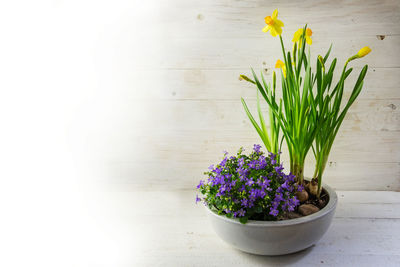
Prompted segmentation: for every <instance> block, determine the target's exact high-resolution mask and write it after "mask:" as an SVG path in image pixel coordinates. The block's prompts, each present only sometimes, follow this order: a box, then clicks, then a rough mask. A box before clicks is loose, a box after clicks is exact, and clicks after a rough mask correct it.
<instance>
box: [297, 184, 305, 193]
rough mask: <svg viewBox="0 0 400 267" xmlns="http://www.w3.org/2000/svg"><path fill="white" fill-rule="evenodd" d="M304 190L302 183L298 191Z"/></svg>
mask: <svg viewBox="0 0 400 267" xmlns="http://www.w3.org/2000/svg"><path fill="white" fill-rule="evenodd" d="M303 190H304V186H303V185H302V184H300V185H298V186H297V191H299V192H301V191H303Z"/></svg>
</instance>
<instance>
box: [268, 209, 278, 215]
mask: <svg viewBox="0 0 400 267" xmlns="http://www.w3.org/2000/svg"><path fill="white" fill-rule="evenodd" d="M278 213H279V212H278V210H277V209H271V211H270V212H269V214H271V215H272V216H274V217H276V216H278Z"/></svg>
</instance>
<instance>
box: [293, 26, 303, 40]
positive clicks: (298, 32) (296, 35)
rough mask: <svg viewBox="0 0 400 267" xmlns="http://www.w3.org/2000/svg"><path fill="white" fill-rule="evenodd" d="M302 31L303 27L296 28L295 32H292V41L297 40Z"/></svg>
mask: <svg viewBox="0 0 400 267" xmlns="http://www.w3.org/2000/svg"><path fill="white" fill-rule="evenodd" d="M302 33H303V29H302V28H300V29H298V30H297V31H296V32H295V33H294V35H293V40H292V41H293V42H298V41H299V40H300V37H301V35H302Z"/></svg>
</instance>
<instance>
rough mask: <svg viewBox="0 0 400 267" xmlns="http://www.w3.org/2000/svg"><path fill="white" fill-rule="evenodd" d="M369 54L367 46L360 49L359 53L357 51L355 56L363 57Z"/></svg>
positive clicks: (369, 49) (369, 50)
mask: <svg viewBox="0 0 400 267" xmlns="http://www.w3.org/2000/svg"><path fill="white" fill-rule="evenodd" d="M369 52H371V48H369V47H368V46H365V47H363V48H361V49H360V51H358V53H357V56H358V57H365V56H366V55H368V54H369Z"/></svg>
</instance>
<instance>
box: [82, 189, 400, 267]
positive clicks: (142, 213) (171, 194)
mask: <svg viewBox="0 0 400 267" xmlns="http://www.w3.org/2000/svg"><path fill="white" fill-rule="evenodd" d="M341 194H345V195H346V197H345V198H344V199H343V198H341V199H340V200H339V206H338V212H337V215H339V216H335V219H334V220H333V222H332V225H331V227H330V229H329V230H328V232H327V233H326V234H325V235H324V237H323V238H322V239H321V240H320V241H319V242H318V243H317V244H316V245H315V246H313V247H311V248H310V249H307V250H305V251H302V252H300V253H296V254H292V255H288V256H280V257H262V256H254V255H250V254H247V253H243V252H240V251H238V250H236V249H233V248H231V247H230V246H229V245H227V244H225V243H224V242H223V241H222V240H220V239H219V238H218V237H217V236H216V234H215V233H214V232H213V229H212V228H211V225H210V224H209V222H208V218H207V216H206V212H205V210H204V208H203V207H202V206H201V205H197V206H196V205H195V204H194V191H193V190H189V191H148V192H143V191H136V192H126V193H122V192H113V193H110V192H108V193H96V194H93V195H92V197H91V198H90V199H88V205H89V206H88V207H91V206H93V207H94V210H93V209H91V210H92V212H91V217H93V219H96V218H97V219H100V218H109V219H108V220H107V221H103V222H102V223H101V224H100V226H101V227H104V224H106V225H108V224H112V225H118V227H117V228H107V230H108V231H107V232H106V235H105V236H104V237H103V239H104V238H108V239H111V240H113V243H114V244H123V247H122V248H121V249H122V250H121V251H120V252H121V253H128V251H131V253H129V255H131V256H130V257H128V256H127V255H125V254H122V255H120V256H125V257H123V259H124V260H125V264H129V263H134V264H135V265H140V266H158V265H162V266H177V265H178V266H225V265H235V266H277V265H285V266H286V265H289V264H290V265H295V266H304V265H310V264H311V265H320V264H321V265H328V266H331V265H333V266H336V265H340V266H349V265H356V266H357V265H363V266H377V265H378V266H380V265H383V264H385V265H387V266H397V265H398V264H399V263H400V243H399V242H398V240H399V238H400V227H399V226H400V219H393V218H392V219H390V218H386V216H387V215H389V217H391V216H392V215H391V214H389V213H386V214H385V213H382V212H381V211H380V208H381V207H380V206H374V207H375V209H374V208H371V210H370V211H371V212H373V214H374V215H375V214H376V217H377V218H373V219H370V218H365V210H364V208H365V207H366V206H365V204H371V203H370V200H371V197H372V198H373V199H374V201H375V203H376V204H379V205H385V204H386V205H390V204H391V203H388V202H386V201H394V202H395V203H399V201H400V193H394V192H341V191H339V192H338V195H341ZM386 194H387V195H386ZM346 198H349V199H351V200H355V199H359V203H358V204H357V203H353V204H352V205H354V206H352V207H350V208H349V209H348V207H349V206H348V205H349V204H350V202H348V201H346V200H345V199H346ZM381 199H382V200H381ZM385 202H386V203H385ZM357 205H358V207H359V208H357ZM371 206H373V205H371ZM393 208H396V206H393ZM348 210H350V211H352V214H349V213H344V212H343V211H348ZM155 214H156V215H157V218H158V219H154V218H155V217H154V216H155ZM347 215H350V217H351V218H349V217H347ZM374 215H373V216H374ZM397 215H398V214H397ZM380 216H381V217H380ZM100 221H101V220H100ZM132 251H133V255H132Z"/></svg>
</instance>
